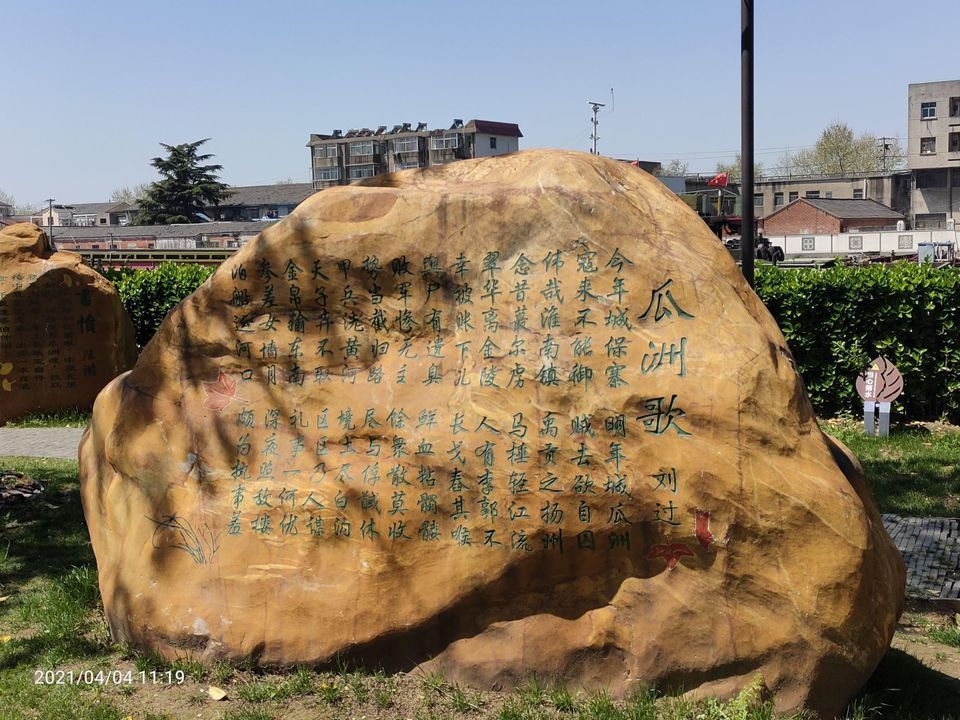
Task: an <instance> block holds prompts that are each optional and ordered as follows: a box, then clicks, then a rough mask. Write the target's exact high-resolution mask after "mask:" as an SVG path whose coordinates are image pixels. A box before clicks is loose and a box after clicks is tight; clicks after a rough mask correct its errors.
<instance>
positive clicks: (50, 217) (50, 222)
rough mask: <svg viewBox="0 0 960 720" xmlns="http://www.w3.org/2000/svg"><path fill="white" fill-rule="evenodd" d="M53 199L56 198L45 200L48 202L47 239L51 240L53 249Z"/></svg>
mask: <svg viewBox="0 0 960 720" xmlns="http://www.w3.org/2000/svg"><path fill="white" fill-rule="evenodd" d="M53 201H54V198H47V199H46V200H44V202H45V203H47V240H48V241H49V242H50V249H51V250H52V249H53Z"/></svg>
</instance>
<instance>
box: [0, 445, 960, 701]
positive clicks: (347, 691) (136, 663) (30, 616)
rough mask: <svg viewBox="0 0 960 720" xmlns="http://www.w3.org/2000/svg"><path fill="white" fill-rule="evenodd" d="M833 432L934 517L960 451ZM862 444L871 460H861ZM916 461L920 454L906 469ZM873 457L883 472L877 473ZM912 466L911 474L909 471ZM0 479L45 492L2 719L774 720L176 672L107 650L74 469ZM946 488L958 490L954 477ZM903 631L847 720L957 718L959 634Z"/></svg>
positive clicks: (328, 677)
mask: <svg viewBox="0 0 960 720" xmlns="http://www.w3.org/2000/svg"><path fill="white" fill-rule="evenodd" d="M832 431H836V432H837V434H838V436H840V437H841V438H842V439H844V440H845V441H848V442H849V444H850V445H851V446H852V447H854V448H856V449H857V451H858V454H860V456H861V457H863V458H864V460H865V463H864V464H865V465H866V466H867V467H868V474H870V473H871V472H873V471H872V470H871V468H873V467H882V468H885V471H886V472H888V474H889V482H890V486H889V489H887V490H886V491H885V492H884V494H883V495H882V496H881V497H884V498H886V500H885V502H887V503H888V508H889V503H890V502H893V501H896V502H901V503H906V502H913V503H914V505H913V506H910V507H921V506H922V507H925V508H928V509H936V508H939V507H941V506H942V505H943V503H942V501H939V502H940V504H939V505H938V501H937V500H936V499H935V498H926V500H922V498H924V494H923V493H924V492H932V490H933V489H939V488H942V487H944V485H943V482H944V480H943V479H939V480H937V481H933V480H931V481H929V482H927V481H924V482H921V481H920V479H919V478H921V476H922V475H923V471H922V470H921V469H920V468H924V467H934V466H935V465H936V463H927V464H925V463H924V462H923V457H924V455H925V454H931V453H936V454H937V455H936V456H937V457H948V456H950V457H953V456H955V455H956V453H957V452H958V450H957V444H956V442H955V441H954V439H953V438H952V437H950V438H946V440H945V441H944V442H945V444H946V445H948V446H949V447H945V448H942V449H941V448H939V444H940V442H941V440H940V439H938V440H935V441H934V446H933V447H934V449H933V450H931V448H930V447H928V446H926V445H924V442H926V441H925V440H924V439H923V436H921V435H918V436H917V437H913V436H910V437H907V438H904V439H899V440H898V439H896V438H895V439H894V441H893V443H894V444H892V445H886V446H884V445H882V444H880V443H879V441H870V440H864V439H859V440H858V439H857V438H856V437H855V435H854V434H852V431H847V430H844V429H840V430H837V429H836V428H832ZM842 433H848V435H843V434H842ZM848 437H849V440H848ZM857 442H862V443H864V446H865V447H867V448H868V450H869V451H870V452H868V453H865V452H863V451H862V450H861V449H860V448H859V447H857ZM885 447H886V450H885V451H884V448H885ZM894 448H897V450H896V452H894V450H893V449H894ZM881 451H884V452H881ZM941 453H943V455H941ZM950 453H953V454H954V455H950ZM914 454H916V456H917V457H916V458H915V459H911V458H913V455H914ZM887 455H889V456H890V457H886V456H887ZM874 456H875V457H876V458H877V462H878V463H881V462H883V463H890V467H887V466H886V465H882V464H881V465H877V466H874V465H871V464H870V463H871V457H874ZM894 456H895V457H894ZM914 460H915V461H916V463H917V465H916V467H917V468H918V469H916V470H913V474H910V475H904V469H905V468H906V467H913V465H912V463H913V462H914ZM0 469H4V470H12V471H18V472H23V473H25V474H28V475H32V476H34V477H37V478H40V479H41V480H43V481H44V484H45V486H46V493H45V494H44V496H43V497H42V498H41V499H40V500H39V501H38V500H33V501H29V502H26V503H23V504H21V505H15V506H13V507H11V508H8V509H6V510H0V718H3V719H4V720H6V719H7V718H11V719H13V718H36V719H38V720H39V719H43V720H46V719H47V718H58V719H59V718H82V719H89V720H126V719H127V718H136V719H138V720H160V719H161V718H167V719H171V718H173V719H177V720H179V719H180V718H210V719H212V720H268V719H272V718H276V719H278V720H279V719H280V718H283V719H284V720H307V719H308V718H311V719H312V718H324V719H326V718H330V719H333V718H344V719H346V718H357V719H359V718H371V719H372V718H388V719H392V718H397V719H405V718H409V719H410V720H449V719H466V718H470V719H471V720H473V719H476V720H546V719H547V718H564V719H569V720H642V719H644V718H650V719H653V718H663V719H671V720H672V719H676V720H680V718H691V719H696V720H749V719H752V718H756V719H758V720H759V719H760V718H773V717H774V716H775V715H774V713H773V711H772V707H771V705H770V704H768V703H765V702H764V701H762V700H761V699H759V698H758V697H757V696H756V695H754V694H751V693H746V694H745V695H744V696H742V697H741V698H740V699H738V700H734V701H731V702H728V703H719V702H714V701H706V702H700V703H692V702H690V701H685V700H682V699H677V698H655V695H654V694H653V693H649V692H644V693H638V694H637V695H635V696H634V697H632V698H629V699H626V700H623V701H612V700H611V699H609V698H608V697H607V696H606V695H604V694H603V693H593V694H584V693H581V692H576V691H573V690H570V691H568V690H566V689H563V688H557V687H549V686H546V685H543V684H540V683H537V682H531V683H528V684H527V685H526V686H525V687H523V688H520V689H518V690H515V691H513V692H510V693H497V692H476V691H473V690H467V689H463V688H459V687H455V686H453V685H450V684H448V683H447V682H445V681H444V679H443V678H441V677H417V676H414V675H403V674H401V675H395V676H384V675H382V674H377V673H371V672H355V671H349V670H347V669H343V670H341V671H339V672H315V671H312V670H309V669H306V668H291V669H290V670H289V671H287V672H282V673H281V672H273V673H259V672H254V671H252V670H251V669H249V668H244V667H235V666H231V665H227V664H223V663H221V664H217V665H215V666H212V667H204V666H202V665H201V664H200V663H198V662H195V661H191V660H190V659H189V658H188V657H184V658H183V659H182V660H181V661H179V662H177V663H173V664H172V665H171V664H169V663H165V662H163V661H161V660H158V659H157V658H152V657H150V656H147V655H143V654H138V653H135V652H132V651H130V650H129V649H126V648H122V647H117V646H115V645H113V644H111V642H110V640H109V636H108V632H107V627H106V624H105V623H104V621H103V617H102V614H101V610H100V607H99V596H98V591H97V582H96V572H95V569H94V568H95V566H94V561H93V555H92V552H91V549H90V545H89V540H88V538H87V533H86V526H85V524H84V521H83V513H82V509H81V506H80V499H79V493H78V486H77V475H76V473H77V464H76V462H75V461H67V460H62V461H57V460H37V459H25V458H21V459H16V458H0ZM903 477H907V478H908V479H910V480H911V481H912V482H915V483H918V488H920V489H921V490H922V492H919V491H918V494H917V497H918V498H921V500H909V501H907V500H903V499H897V500H895V499H896V498H900V497H901V495H903V497H913V495H909V494H904V493H903V492H900V494H897V493H898V491H897V489H896V486H895V485H894V481H895V480H896V479H897V478H903ZM937 477H938V478H941V477H942V476H941V475H937ZM950 482H953V483H954V485H951V486H950V487H952V488H954V490H953V491H954V492H955V491H956V485H955V483H956V475H955V474H954V475H951V476H950ZM937 483H940V484H937ZM904 507H907V506H906V505H904ZM901 511H903V512H906V510H902V509H901ZM908 629H909V632H907V633H906V634H904V633H898V638H901V640H900V641H895V648H894V649H892V650H891V651H890V652H889V653H888V654H887V655H886V657H885V658H884V660H883V661H882V662H881V664H880V667H879V668H878V670H877V672H876V673H875V674H874V676H873V678H872V679H871V680H870V682H869V683H868V685H867V687H866V688H864V691H863V692H862V693H861V695H860V696H858V698H856V699H855V700H854V701H853V703H851V705H850V707H849V708H848V711H847V715H846V716H847V717H849V718H863V719H866V718H917V720H919V719H920V718H951V717H952V718H956V719H957V720H960V680H958V679H957V678H958V677H960V648H958V647H953V645H960V642H958V641H957V640H958V631H957V627H956V625H955V624H954V623H953V620H952V618H950V617H930V616H926V615H922V614H914V615H911V616H910V618H909V628H908ZM37 670H65V671H66V670H72V671H74V673H79V672H81V671H87V670H89V671H91V672H92V673H96V672H98V671H103V672H105V673H109V672H111V671H120V672H121V673H124V674H125V673H130V674H131V676H132V678H133V679H134V681H133V682H126V680H125V679H124V681H123V682H121V683H119V684H106V685H103V686H101V685H98V684H96V683H94V684H86V685H84V684H79V685H78V684H74V685H46V684H36V683H35V679H36V676H35V671H37ZM152 671H159V672H166V671H171V672H172V673H174V675H173V678H174V679H176V678H178V677H182V679H183V682H181V683H173V684H157V685H153V684H150V683H146V684H144V683H141V682H139V673H140V672H144V673H147V675H148V677H149V673H151V672H152ZM211 686H214V687H218V688H222V689H223V690H224V691H226V698H225V699H223V700H220V701H216V700H214V699H212V698H211V696H210V688H211Z"/></svg>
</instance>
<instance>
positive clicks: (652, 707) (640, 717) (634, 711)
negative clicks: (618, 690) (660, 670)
mask: <svg viewBox="0 0 960 720" xmlns="http://www.w3.org/2000/svg"><path fill="white" fill-rule="evenodd" d="M624 711H625V713H626V716H627V718H629V720H656V717H657V693H656V691H655V690H653V689H648V688H641V689H638V690H634V691H633V692H632V693H631V694H630V696H629V697H628V698H627V701H626V704H625V708H624Z"/></svg>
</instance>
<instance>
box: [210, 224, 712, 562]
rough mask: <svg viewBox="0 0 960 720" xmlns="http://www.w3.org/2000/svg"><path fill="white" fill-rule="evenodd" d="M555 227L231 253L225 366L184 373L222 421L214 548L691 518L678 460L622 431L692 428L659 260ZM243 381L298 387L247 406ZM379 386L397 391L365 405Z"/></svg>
mask: <svg viewBox="0 0 960 720" xmlns="http://www.w3.org/2000/svg"><path fill="white" fill-rule="evenodd" d="M565 245H566V246H567V247H566V248H561V247H556V248H553V249H551V250H548V251H547V252H546V253H545V254H543V256H542V257H535V258H531V257H528V256H527V254H525V253H524V252H519V253H518V254H517V255H516V256H515V257H504V256H503V255H502V254H501V252H500V251H498V250H496V249H486V250H482V251H479V252H476V253H472V254H468V253H466V252H459V253H457V254H456V255H455V256H453V257H444V256H440V255H434V254H430V255H426V256H413V257H409V256H406V255H400V256H395V257H384V258H381V257H379V256H377V255H365V256H364V257H362V258H324V259H323V260H321V259H314V260H313V261H312V263H305V262H303V259H302V258H294V257H286V258H282V260H281V262H279V263H276V264H274V263H272V262H271V260H270V259H268V258H266V257H261V258H260V259H259V260H257V261H255V262H253V263H239V264H237V265H236V266H234V267H233V268H232V270H231V279H232V281H233V287H232V291H231V294H230V298H229V303H228V305H229V312H231V313H232V323H233V327H234V328H235V329H236V333H237V341H236V343H235V345H234V348H233V357H232V358H231V359H230V365H229V367H230V369H229V370H227V371H224V369H223V367H221V368H219V369H218V370H217V374H216V378H215V379H214V380H212V381H206V380H205V381H204V382H203V388H204V392H205V394H206V397H205V403H204V404H205V407H207V408H211V409H214V410H216V412H217V413H218V414H220V415H227V416H228V417H229V420H228V421H227V423H225V425H226V427H228V428H230V432H231V435H232V437H233V438H235V446H234V450H235V453H234V456H233V458H232V463H231V465H230V468H229V471H230V476H231V479H232V480H233V481H235V485H234V486H233V487H232V497H233V509H232V513H231V516H230V521H229V524H228V525H227V526H226V527H223V528H221V529H220V536H219V537H218V545H219V543H229V542H230V541H231V536H239V535H242V534H248V533H249V534H253V535H254V536H260V537H261V538H263V537H273V538H285V539H287V540H291V541H292V540H293V538H295V537H300V538H301V539H302V538H305V537H310V536H314V537H316V536H321V537H323V536H328V537H331V538H339V539H343V540H346V539H348V538H349V539H352V540H354V541H360V542H362V541H364V540H366V541H369V542H373V541H375V540H378V539H381V538H383V539H388V540H389V541H390V542H391V543H396V542H399V543H403V542H409V541H414V542H421V543H453V544H455V545H456V546H458V547H460V548H465V547H472V548H488V549H496V548H506V549H509V550H512V551H517V552H533V551H534V550H547V551H552V552H556V553H560V554H563V553H565V552H571V551H590V552H593V551H596V550H597V544H598V540H599V541H600V543H601V546H602V549H608V550H609V549H615V548H623V549H629V548H631V527H632V525H633V524H634V523H635V522H638V521H650V522H653V523H663V524H665V525H667V526H670V527H673V528H675V527H679V526H681V524H682V521H686V524H687V525H690V526H691V528H692V526H693V523H694V521H693V519H692V517H685V516H684V514H683V513H682V512H681V508H680V507H679V505H678V504H677V500H678V498H677V493H678V480H677V477H678V476H677V469H676V467H669V468H663V467H659V466H655V467H650V468H644V469H640V468H639V466H638V465H639V464H637V463H634V462H632V458H630V457H628V455H627V452H626V450H625V447H626V446H627V445H628V444H629V442H630V441H633V442H640V441H642V442H648V443H651V445H652V444H655V440H654V439H653V438H655V437H657V436H661V435H664V434H665V433H669V434H670V435H675V436H677V437H683V436H689V435H690V434H691V431H690V430H689V429H686V428H684V426H683V425H684V424H687V425H689V423H685V421H684V415H685V411H684V410H683V408H682V407H681V406H680V403H681V401H680V399H679V397H678V395H677V392H676V391H677V390H678V389H679V385H680V384H681V383H682V380H681V379H680V378H682V377H684V376H685V374H686V366H687V365H686V363H687V360H686V353H687V338H686V337H685V336H683V335H682V334H680V333H682V331H683V321H684V320H689V319H692V318H693V317H694V315H693V314H692V313H691V312H689V311H687V310H685V309H684V308H683V307H682V306H681V305H680V302H679V300H678V298H677V297H676V293H677V292H678V289H677V288H676V287H674V286H673V281H672V279H670V278H668V279H666V280H665V281H663V282H662V283H658V284H657V286H655V287H653V288H650V287H647V288H640V287H634V286H631V283H630V282H628V279H627V277H626V276H625V269H627V271H629V267H630V266H632V265H634V261H633V260H631V259H630V258H629V257H628V256H627V255H626V254H625V253H624V252H623V251H622V250H621V249H620V248H614V249H613V250H612V251H611V252H608V253H606V254H605V256H603V257H599V255H600V253H599V252H597V251H596V250H594V249H591V245H590V243H588V242H587V241H586V240H585V239H583V238H577V239H576V240H575V241H574V242H568V243H565ZM298 261H299V262H298ZM633 297H635V298H636V302H635V303H634V302H633ZM638 336H639V337H642V338H644V339H646V338H647V337H656V338H658V339H657V341H654V340H647V342H645V343H641V342H639V341H638ZM661 336H663V337H667V338H668V341H666V340H660V339H659V338H660V337H661ZM594 342H596V345H594ZM632 346H637V347H636V349H633V347H632ZM631 351H632V353H631ZM646 376H649V377H650V379H651V380H654V379H655V383H651V382H649V381H645V380H644V378H645V377H646ZM660 384H666V385H668V386H669V388H671V389H672V391H671V392H670V393H669V394H663V393H665V392H666V391H660V390H659V389H658V386H659V385H660ZM644 386H646V387H647V388H651V389H650V392H649V393H648V394H649V395H650V397H643V398H641V399H639V401H638V402H637V404H636V406H635V407H634V408H630V407H626V408H620V410H619V411H617V412H614V411H610V412H606V413H596V414H592V413H581V414H574V415H572V416H571V415H569V413H568V412H567V410H566V406H567V399H569V398H570V397H576V396H578V395H584V394H588V393H590V391H591V390H597V389H601V388H605V389H609V390H616V391H621V392H630V391H631V390H630V388H635V389H636V390H635V391H636V392H640V391H641V390H642V389H643V388H644ZM260 388H266V389H267V390H268V391H269V389H271V388H275V389H276V390H277V391H279V392H282V393H283V394H284V395H286V396H290V397H295V398H301V400H300V402H298V403H296V405H295V409H293V411H292V412H289V411H288V410H287V409H284V408H280V407H273V406H270V404H268V405H267V406H266V407H263V405H262V403H261V402H259V401H258V402H251V401H250V398H251V397H253V395H254V394H257V393H258V392H259V390H260ZM381 389H389V392H390V395H391V397H392V398H394V400H392V401H391V402H389V403H386V404H383V405H381V404H379V402H377V401H376V397H377V395H376V393H377V392H379V391H380V390H381ZM524 390H526V391H527V392H531V391H532V392H535V393H537V394H538V395H539V396H540V397H541V400H542V402H541V405H540V407H529V406H528V407H524V406H522V405H518V406H517V407H516V408H515V412H510V413H504V412H503V411H502V410H501V409H499V408H498V409H497V410H496V411H491V412H490V413H486V412H484V411H482V409H481V408H474V407H472V406H471V404H470V403H466V404H464V405H456V406H454V407H451V406H450V405H448V403H447V398H448V397H449V396H450V394H453V395H457V394H459V395H461V396H463V397H470V396H472V394H473V393H474V392H481V393H484V394H485V395H487V396H488V397H489V398H490V399H491V400H499V401H500V402H501V403H502V404H503V405H504V406H510V405H511V398H512V397H514V396H516V395H517V393H518V392H520V391H524ZM658 393H659V394H658ZM361 398H363V399H366V402H360V401H359V399H361ZM403 398H409V400H408V401H405V400H403ZM551 398H554V399H555V401H556V405H551V404H550V399H551ZM313 399H316V400H318V401H319V402H317V403H311V402H309V401H308V400H313ZM430 400H432V402H430ZM643 438H646V439H643ZM666 476H669V477H671V478H672V482H671V483H669V484H665V483H664V480H663V478H664V477H666ZM660 490H665V491H666V492H665V493H659V494H654V493H653V491H660ZM661 500H662V502H660V501H661ZM644 501H646V502H645V504H643V505H638V502H644ZM633 535H634V542H636V541H637V538H636V531H633ZM598 536H600V537H599V538H598ZM655 548H656V546H655V545H654V546H652V547H651V548H649V551H650V552H653V554H652V555H651V556H650V557H657V551H656V549H655ZM691 554H692V553H691ZM674 560H675V558H674V557H673V556H671V557H670V558H667V562H668V563H669V564H670V567H673V566H674V565H675V564H676V563H675V562H674Z"/></svg>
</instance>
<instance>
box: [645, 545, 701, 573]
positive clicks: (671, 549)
mask: <svg viewBox="0 0 960 720" xmlns="http://www.w3.org/2000/svg"><path fill="white" fill-rule="evenodd" d="M684 555H689V556H690V557H693V550H691V549H690V548H689V547H687V546H686V545H684V544H683V543H671V544H670V545H654V546H653V547H652V548H650V554H649V555H647V557H648V558H651V559H652V558H658V557H662V558H663V559H664V560H666V561H667V569H669V570H673V569H674V568H675V567H676V566H677V563H679V562H680V558H681V557H683V556H684Z"/></svg>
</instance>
